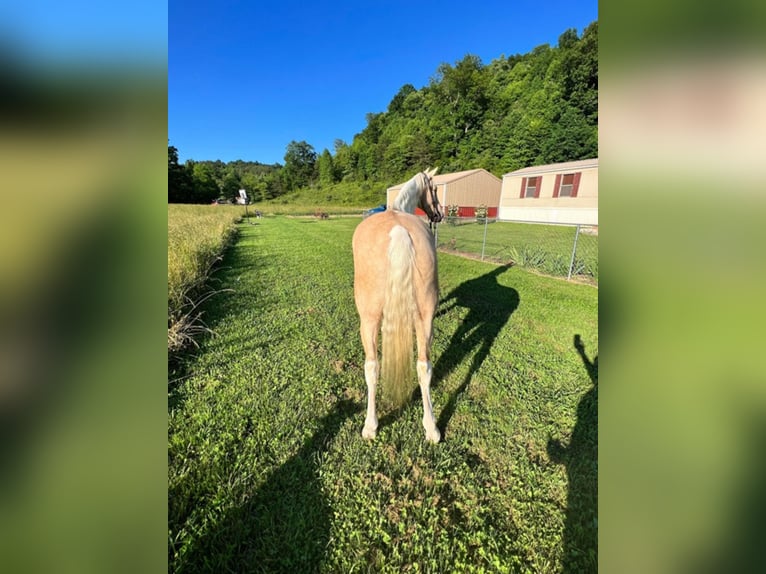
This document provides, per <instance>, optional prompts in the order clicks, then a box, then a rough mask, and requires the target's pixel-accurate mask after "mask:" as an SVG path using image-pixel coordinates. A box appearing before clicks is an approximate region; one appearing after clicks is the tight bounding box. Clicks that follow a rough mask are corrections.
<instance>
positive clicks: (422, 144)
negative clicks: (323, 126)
mask: <svg viewBox="0 0 766 574" xmlns="http://www.w3.org/2000/svg"><path fill="white" fill-rule="evenodd" d="M366 119H367V125H366V127H365V128H364V129H363V130H362V131H361V132H360V133H358V134H356V135H355V136H354V138H353V141H352V142H351V143H347V142H344V141H342V140H336V141H335V146H334V148H335V149H334V150H332V151H331V150H327V149H324V150H322V152H321V153H317V152H316V150H315V149H314V148H313V146H311V144H310V143H309V142H305V141H301V142H296V141H292V142H290V143H289V144H288V146H287V149H286V153H285V163H284V165H280V164H276V165H264V164H260V163H258V162H245V161H241V160H238V161H235V162H229V163H223V162H220V161H199V162H195V161H191V160H189V161H187V162H186V163H185V164H184V165H178V161H177V160H178V157H177V150H176V149H175V148H173V147H172V146H170V147H169V148H168V170H169V174H168V187H169V189H168V198H169V201H191V202H204V201H211V200H212V199H215V198H216V197H218V196H224V197H227V198H229V197H232V196H234V195H236V191H237V190H238V189H239V188H240V187H244V188H245V189H247V190H248V192H250V193H251V195H252V196H253V197H254V198H255V200H265V199H273V198H276V197H279V196H281V195H283V194H286V193H290V192H295V191H297V190H301V189H306V188H309V189H314V190H317V191H318V192H321V191H324V190H329V189H333V188H336V187H337V184H339V183H341V182H344V183H347V184H352V183H356V184H362V183H364V184H365V185H364V187H365V188H367V189H369V188H370V184H371V183H373V182H374V183H376V184H377V183H378V182H380V183H381V184H382V185H383V186H384V189H385V186H386V185H392V184H394V183H398V182H400V181H402V180H403V179H404V178H405V177H408V176H410V175H412V173H414V172H415V171H416V170H419V169H423V168H425V167H428V166H439V167H440V171H441V172H442V173H447V172H453V171H460V170H465V169H472V168H478V167H483V168H485V169H487V170H488V171H491V172H492V173H494V174H495V175H497V176H502V174H503V173H507V172H509V171H513V170H515V169H519V168H522V167H527V166H531V165H538V164H545V163H553V162H559V161H569V160H576V159H585V158H589V157H597V156H598V22H597V21H596V22H593V23H591V24H590V25H589V26H588V27H587V28H586V29H585V30H584V31H583V34H582V35H581V36H580V35H578V33H577V31H576V30H574V29H569V30H566V31H565V32H564V33H563V34H561V36H560V37H559V40H558V45H557V46H555V47H551V46H549V45H548V44H543V45H541V46H538V47H536V48H535V49H533V50H532V51H531V52H529V53H527V54H523V55H518V54H517V55H513V56H504V55H503V56H500V57H498V58H497V59H495V60H493V61H492V62H490V63H489V64H486V65H485V64H484V63H482V61H481V60H480V59H479V58H478V57H477V56H474V55H471V54H468V55H466V56H465V57H464V58H463V59H462V60H460V61H458V62H456V63H455V64H454V65H450V64H446V63H445V64H442V65H440V66H439V67H438V69H437V70H436V72H435V74H434V76H433V77H432V78H431V80H430V82H429V83H428V85H426V86H424V87H422V88H420V89H416V88H415V87H414V86H412V85H411V84H405V85H404V86H402V87H401V88H400V89H399V91H398V92H397V93H396V94H395V95H394V96H393V98H392V99H391V102H390V103H389V104H388V108H387V109H386V111H384V112H380V113H368V114H367V118H366ZM174 154H175V162H174V161H173V159H172V156H173V155H174ZM200 190H202V191H200ZM216 190H217V193H216Z"/></svg>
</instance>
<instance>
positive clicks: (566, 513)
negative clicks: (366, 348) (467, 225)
mask: <svg viewBox="0 0 766 574" xmlns="http://www.w3.org/2000/svg"><path fill="white" fill-rule="evenodd" d="M358 221H359V220H358V219H351V218H338V219H332V218H331V219H330V220H325V221H316V220H311V219H308V220H307V219H298V218H287V217H267V218H264V219H260V220H257V222H256V225H241V226H240V236H239V240H238V241H237V243H236V244H235V245H233V246H232V248H231V249H230V250H229V251H228V252H227V255H226V257H225V259H224V263H223V265H222V266H221V268H220V270H219V271H218V272H217V273H216V278H217V279H218V280H219V281H220V285H221V287H224V288H231V289H233V290H234V292H233V293H232V294H231V295H227V296H225V297H215V298H212V299H210V300H208V301H207V302H206V303H205V312H206V318H207V322H208V325H209V326H210V327H211V328H212V329H213V330H214V331H215V336H208V337H205V338H204V339H203V340H202V341H201V342H200V349H199V351H198V352H197V353H196V354H195V355H194V356H188V355H187V356H186V358H185V363H184V365H183V368H184V369H185V372H186V376H185V377H184V379H183V380H182V381H178V382H175V383H174V384H172V385H171V387H170V388H171V391H170V395H169V445H168V466H169V479H168V480H169V484H168V488H169V491H168V537H169V540H168V553H169V570H170V571H172V572H226V571H236V572H367V571H375V572H559V571H561V570H562V569H564V570H565V571H596V567H597V566H596V548H597V546H596V534H597V526H596V480H597V442H596V441H597V438H596V437H597V413H596V404H597V385H594V383H595V382H597V359H595V357H596V356H597V354H598V328H597V317H596V316H597V291H596V290H594V289H592V288H590V287H588V286H584V285H578V284H572V283H567V282H565V281H561V280H558V279H553V278H549V277H543V276H539V275H535V274H531V273H528V272H526V271H524V270H523V269H520V268H517V267H511V268H504V267H497V266H495V265H492V264H489V263H481V262H478V261H473V260H468V259H464V258H460V257H456V256H452V255H448V254H444V253H440V255H439V265H440V270H439V271H440V273H439V274H440V280H441V292H442V304H441V310H440V311H439V314H438V316H437V318H436V321H435V336H434V345H433V357H434V384H433V396H432V398H433V402H434V413H435V415H436V417H437V421H438V424H439V428H440V429H441V430H442V432H443V435H444V441H443V442H442V443H440V444H438V445H431V444H428V443H426V442H425V441H424V432H423V428H422V424H421V418H422V405H421V404H420V400H419V398H418V394H419V392H418V391H416V390H415V389H416V387H417V384H416V383H415V378H414V373H413V398H412V401H411V402H410V404H408V405H407V406H406V407H404V408H402V409H401V410H398V411H385V410H382V411H380V412H379V413H378V414H379V418H380V428H379V433H378V437H377V439H376V440H375V441H373V442H367V441H364V440H363V439H362V438H361V429H362V426H363V423H364V404H365V394H366V388H365V383H364V372H363V361H364V357H363V353H362V348H361V343H360V341H359V335H358V319H357V316H356V310H355V307H354V302H353V289H352V285H353V266H352V259H351V248H350V244H351V234H352V232H353V229H354V227H355V226H356V225H357V224H358Z"/></svg>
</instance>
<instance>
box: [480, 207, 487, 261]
mask: <svg viewBox="0 0 766 574" xmlns="http://www.w3.org/2000/svg"><path fill="white" fill-rule="evenodd" d="M487 221H489V214H487V217H485V218H484V241H482V242H481V260H482V261H484V246H485V245H486V244H487Z"/></svg>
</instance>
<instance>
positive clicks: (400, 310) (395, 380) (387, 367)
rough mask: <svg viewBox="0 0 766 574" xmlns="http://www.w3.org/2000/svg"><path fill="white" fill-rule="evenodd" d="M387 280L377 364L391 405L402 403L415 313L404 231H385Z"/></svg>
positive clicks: (412, 257) (410, 255) (409, 252)
mask: <svg viewBox="0 0 766 574" xmlns="http://www.w3.org/2000/svg"><path fill="white" fill-rule="evenodd" d="M388 235H389V237H390V238H391V242H390V243H389V245H388V279H387V281H386V298H385V303H384V305H383V326H382V342H381V344H382V350H381V355H382V356H381V367H382V369H381V370H382V373H381V375H382V379H383V381H382V382H383V392H384V394H385V396H387V397H388V398H389V400H390V401H391V402H392V404H393V405H394V406H399V405H401V404H402V403H403V402H404V399H405V398H406V395H407V390H408V388H409V385H408V384H407V382H408V381H409V380H410V377H411V374H412V373H411V371H412V354H413V344H412V339H413V329H414V317H415V313H416V312H417V305H416V303H415V296H414V292H413V283H412V272H413V269H414V268H415V249H414V247H413V245H412V239H411V238H410V235H409V233H407V230H406V229H405V228H404V227H402V226H400V225H397V226H395V227H394V228H392V229H391V231H390V232H389V234H388Z"/></svg>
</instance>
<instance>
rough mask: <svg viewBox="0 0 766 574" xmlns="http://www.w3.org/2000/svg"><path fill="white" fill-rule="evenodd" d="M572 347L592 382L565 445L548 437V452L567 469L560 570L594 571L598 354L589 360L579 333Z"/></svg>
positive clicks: (595, 554)
mask: <svg viewBox="0 0 766 574" xmlns="http://www.w3.org/2000/svg"><path fill="white" fill-rule="evenodd" d="M574 347H575V349H576V350H577V353H578V354H579V355H580V358H581V359H582V362H583V366H584V367H585V370H586V371H587V373H588V376H589V377H590V380H591V383H592V386H591V388H590V389H589V390H588V391H587V392H586V393H585V394H584V395H583V397H582V398H581V399H580V404H579V405H578V407H577V422H576V423H575V426H574V429H573V430H572V438H571V439H570V441H569V446H566V447H565V446H564V445H562V444H561V442H560V441H559V440H553V439H552V438H550V439H548V454H549V456H550V458H551V460H553V461H554V462H556V463H559V464H563V465H565V466H566V469H567V478H568V484H569V490H568V496H567V513H566V522H565V525H564V541H563V545H564V558H563V560H562V565H563V568H562V572H565V573H567V572H596V570H597V568H598V560H597V556H598V525H597V516H598V514H597V513H598V355H596V356H595V358H594V359H593V360H592V361H591V360H590V359H589V358H588V356H587V354H586V353H585V346H584V345H583V343H582V340H581V339H580V335H575V336H574Z"/></svg>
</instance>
